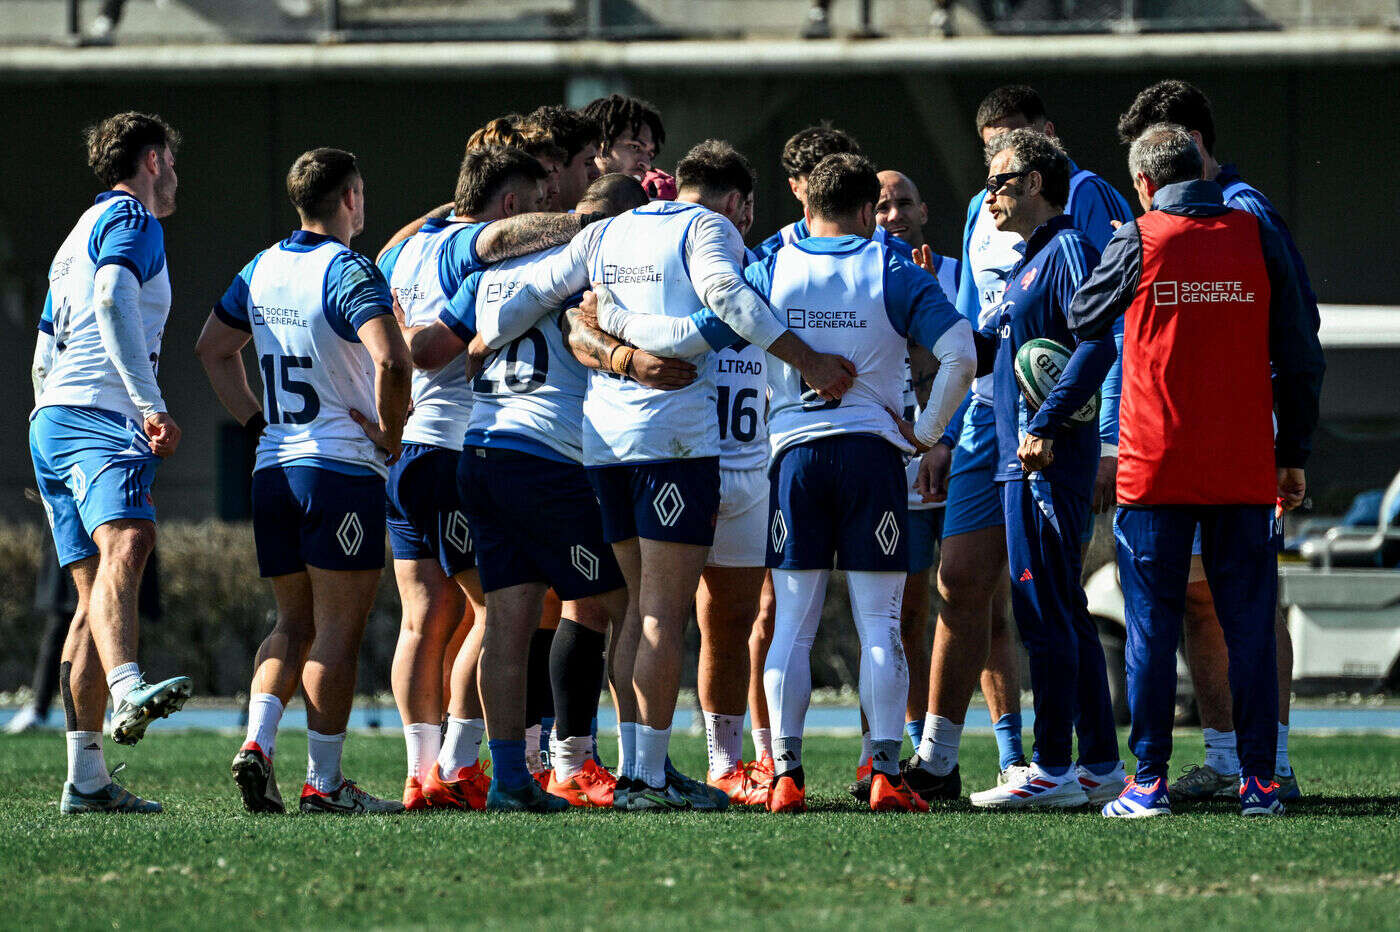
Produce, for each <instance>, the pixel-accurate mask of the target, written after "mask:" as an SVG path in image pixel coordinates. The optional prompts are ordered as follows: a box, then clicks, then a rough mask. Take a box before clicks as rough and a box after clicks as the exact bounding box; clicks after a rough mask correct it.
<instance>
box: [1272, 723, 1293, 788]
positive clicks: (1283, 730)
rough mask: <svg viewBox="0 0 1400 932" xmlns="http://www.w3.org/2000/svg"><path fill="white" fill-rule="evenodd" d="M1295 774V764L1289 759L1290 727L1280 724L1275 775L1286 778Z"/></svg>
mask: <svg viewBox="0 0 1400 932" xmlns="http://www.w3.org/2000/svg"><path fill="white" fill-rule="evenodd" d="M1291 773H1293V762H1292V761H1290V760H1289V759H1288V726H1287V725H1285V724H1284V723H1283V722H1279V723H1278V757H1277V758H1276V759H1275V760H1274V775H1275V776H1279V777H1286V776H1288V775H1289V774H1291Z"/></svg>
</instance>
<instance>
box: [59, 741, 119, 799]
mask: <svg viewBox="0 0 1400 932" xmlns="http://www.w3.org/2000/svg"><path fill="white" fill-rule="evenodd" d="M65 737H66V738H67V739H68V782H69V783H71V784H73V789H75V790H77V791H78V792H79V793H96V792H97V791H98V790H100V789H102V788H103V787H104V786H106V785H107V784H108V783H111V782H112V778H111V776H109V775H108V773H107V761H106V760H105V759H104V758H103V757H102V732H100V731H70V732H68V734H67V735H66V736H65Z"/></svg>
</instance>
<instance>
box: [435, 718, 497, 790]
mask: <svg viewBox="0 0 1400 932" xmlns="http://www.w3.org/2000/svg"><path fill="white" fill-rule="evenodd" d="M485 735H486V720H485V719H482V718H456V717H454V716H448V719H447V734H446V736H444V737H443V739H442V749H441V750H439V751H438V759H437V763H438V772H439V773H440V774H442V778H443V779H444V780H446V781H448V782H449V783H450V782H452V781H453V780H460V779H462V771H463V770H466V769H467V768H468V767H470V766H471V765H472V764H475V763H476V761H477V758H479V757H480V756H481V739H482V738H483V737H484V736H485Z"/></svg>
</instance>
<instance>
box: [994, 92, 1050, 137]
mask: <svg viewBox="0 0 1400 932" xmlns="http://www.w3.org/2000/svg"><path fill="white" fill-rule="evenodd" d="M1013 116H1023V117H1025V118H1026V122H1027V123H1034V122H1035V121H1036V120H1043V119H1045V101H1043V100H1041V99H1040V95H1039V94H1037V93H1036V92H1035V88H1033V87H1031V86H1030V85H1028V84H1006V85H1003V86H1001V87H999V88H997V89H996V90H994V91H992V92H991V93H990V94H988V95H987V96H986V97H983V98H982V102H981V103H980V104H978V105H977V132H979V133H980V132H982V130H984V129H986V128H987V127H988V126H995V125H996V124H998V123H1000V122H1001V121H1003V120H1007V119H1010V118H1011V117H1013Z"/></svg>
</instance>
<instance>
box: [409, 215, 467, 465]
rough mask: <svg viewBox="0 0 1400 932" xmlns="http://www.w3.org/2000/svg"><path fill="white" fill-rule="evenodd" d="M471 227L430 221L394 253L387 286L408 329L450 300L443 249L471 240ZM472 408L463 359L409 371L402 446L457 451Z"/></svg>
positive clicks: (439, 311)
mask: <svg viewBox="0 0 1400 932" xmlns="http://www.w3.org/2000/svg"><path fill="white" fill-rule="evenodd" d="M475 229H476V225H475V224H465V223H446V224H441V223H434V224H429V225H426V226H425V227H424V228H423V229H421V230H419V231H418V232H417V233H414V234H413V235H412V236H410V237H409V238H408V239H407V240H406V241H405V242H404V244H403V247H402V248H401V249H400V250H399V253H398V258H397V259H396V260H395V262H394V267H393V270H392V272H391V273H390V276H389V287H390V288H391V289H392V290H393V292H394V297H395V298H397V299H398V302H399V307H401V308H403V312H404V319H405V320H406V321H407V322H408V325H409V326H410V327H419V326H427V325H430V324H432V323H433V322H435V321H436V320H437V319H438V318H439V317H440V316H441V314H442V312H443V311H444V310H445V309H446V308H447V305H448V302H449V301H450V300H451V299H452V295H451V294H449V293H448V292H447V290H446V288H445V287H444V284H443V280H442V274H441V268H442V253H443V250H444V248H446V247H447V246H448V244H449V243H450V242H451V241H452V240H453V238H454V237H457V236H472V235H473V234H474V232H475ZM471 407H472V390H471V385H470V384H469V382H468V380H467V368H466V362H465V358H464V357H462V356H458V357H456V358H455V359H453V360H452V361H451V362H449V363H448V364H447V365H445V366H443V367H442V368H441V369H435V370H433V371H431V372H428V371H424V370H422V369H417V368H415V369H414V370H413V413H412V414H410V415H409V418H408V423H407V424H405V425H404V430H403V439H404V441H405V442H406V443H425V444H430V445H432V446H435V447H443V448H445V449H449V450H460V449H462V436H463V434H465V433H466V429H467V420H468V416H469V414H470V412H471Z"/></svg>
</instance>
